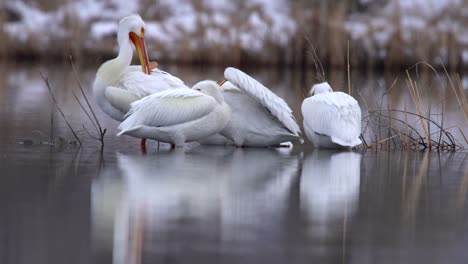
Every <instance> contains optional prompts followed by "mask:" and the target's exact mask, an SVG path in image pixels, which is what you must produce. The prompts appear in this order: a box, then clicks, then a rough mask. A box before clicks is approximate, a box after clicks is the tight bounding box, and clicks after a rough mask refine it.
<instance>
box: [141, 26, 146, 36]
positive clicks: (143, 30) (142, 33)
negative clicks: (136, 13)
mask: <svg viewBox="0 0 468 264" xmlns="http://www.w3.org/2000/svg"><path fill="white" fill-rule="evenodd" d="M141 37H142V38H143V37H145V28H144V27H142V28H141Z"/></svg>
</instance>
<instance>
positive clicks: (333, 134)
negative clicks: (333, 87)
mask: <svg viewBox="0 0 468 264" xmlns="http://www.w3.org/2000/svg"><path fill="white" fill-rule="evenodd" d="M302 115H303V116H304V130H305V132H306V135H307V137H309V139H311V140H312V138H314V137H316V136H317V134H319V136H327V137H330V139H331V141H332V142H333V143H335V144H339V145H341V146H350V147H352V146H356V145H359V144H361V140H360V139H359V136H360V134H361V108H360V107H359V104H358V102H357V101H356V100H355V99H354V98H353V97H352V96H349V95H348V94H345V93H342V92H327V93H320V94H317V95H314V96H312V97H309V98H307V99H305V100H304V102H303V103H302ZM314 144H317V142H314ZM319 145H320V144H319ZM317 147H320V146H317Z"/></svg>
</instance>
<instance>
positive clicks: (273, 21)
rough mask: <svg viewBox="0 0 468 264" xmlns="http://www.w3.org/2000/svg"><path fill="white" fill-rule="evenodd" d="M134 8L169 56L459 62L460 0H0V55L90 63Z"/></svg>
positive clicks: (109, 48)
mask: <svg viewBox="0 0 468 264" xmlns="http://www.w3.org/2000/svg"><path fill="white" fill-rule="evenodd" d="M131 13H139V14H140V15H141V16H142V17H143V19H144V20H145V21H146V23H147V31H146V33H147V35H146V36H147V44H148V51H149V53H150V56H151V58H152V59H156V60H159V61H162V62H176V63H178V64H193V63H197V64H206V65H252V64H254V63H255V65H259V64H261V65H268V66H286V65H287V66H294V67H307V66H311V65H312V56H311V55H310V53H311V50H312V49H311V46H310V44H309V43H308V41H307V40H306V38H305V37H307V38H308V39H310V42H311V43H313V45H314V46H315V48H316V51H317V55H318V57H319V58H320V60H321V61H322V63H323V64H324V65H326V66H330V67H331V66H333V67H346V64H347V50H348V43H349V53H350V64H351V66H352V67H359V68H368V69H374V68H385V69H388V68H391V69H394V68H396V69H400V68H405V67H407V66H409V65H412V64H414V63H416V62H418V61H426V62H429V63H431V64H438V65H440V64H444V65H445V66H446V67H448V68H450V69H451V70H454V71H460V70H461V69H466V68H467V67H468V27H467V26H468V1H466V0H443V1H442V0H412V1H409V0H374V1H371V0H349V1H348V0H330V1H324V0H294V1H286V0H275V1H268V0H249V1H242V0H234V1H231V0H230V1H228V0H219V1H209V0H180V1H171V0H135V1H127V0H102V1H101V0H99V1H98V0H74V1H70V0H6V1H2V3H1V4H0V25H1V27H0V38H1V39H2V41H1V42H0V43H1V44H0V45H1V46H0V57H1V58H8V59H15V60H17V59H24V60H30V59H52V60H56V59H61V58H67V57H68V55H69V54H70V53H71V54H73V55H74V56H75V57H76V58H78V59H82V60H91V62H100V61H102V60H103V59H105V58H108V57H112V56H114V54H115V53H116V48H117V47H116V46H117V43H116V31H117V27H118V21H119V20H120V19H121V18H122V17H124V16H126V15H128V14H131Z"/></svg>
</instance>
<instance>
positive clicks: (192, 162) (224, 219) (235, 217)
mask: <svg viewBox="0 0 468 264" xmlns="http://www.w3.org/2000/svg"><path fill="white" fill-rule="evenodd" d="M213 153H216V154H217V155H213ZM118 165H119V168H120V169H121V171H122V173H123V175H124V177H123V178H124V180H123V183H124V185H123V188H122V189H123V192H122V194H121V198H120V199H115V197H116V196H113V197H111V199H112V200H119V202H118V205H117V206H116V207H115V208H116V210H115V212H116V213H114V214H110V213H107V215H108V216H112V217H115V219H114V220H112V219H107V220H106V219H104V218H103V217H96V216H95V219H96V220H102V221H108V222H110V223H112V222H114V223H115V225H114V231H113V232H114V236H113V240H114V242H113V247H114V263H131V262H134V263H138V262H139V261H138V260H139V259H141V254H142V252H143V249H144V252H145V254H146V253H149V254H152V253H153V254H156V256H154V257H155V258H156V259H158V258H159V257H163V255H165V256H167V255H172V254H173V255H176V256H177V252H175V251H177V248H180V247H181V246H184V245H186V244H187V243H190V248H191V249H192V250H194V251H197V250H202V249H203V248H206V247H208V248H212V249H213V250H215V249H216V248H219V243H227V242H228V241H233V240H238V239H243V240H245V239H249V237H248V236H252V235H254V236H255V235H257V234H258V233H257V234H256V233H255V231H256V230H257V231H261V230H258V229H259V228H261V229H270V230H271V229H272V225H271V222H274V223H280V222H281V217H284V215H285V214H286V212H285V211H286V208H287V204H288V197H289V195H288V193H289V191H290V189H291V186H292V183H293V182H294V179H297V178H296V177H294V174H295V173H296V172H297V169H298V161H297V159H294V158H292V157H290V156H288V155H287V154H281V153H279V152H278V151H276V150H274V149H248V150H247V149H234V148H216V147H214V148H212V147H208V148H207V147H198V148H195V149H193V150H191V151H190V152H183V150H180V151H174V152H168V153H160V154H158V155H157V157H156V156H145V157H142V156H124V155H120V156H119V157H118ZM101 187H104V186H102V184H101ZM100 189H101V190H103V189H104V188H100ZM93 190H98V188H94V184H93ZM95 198H97V199H107V198H106V197H103V195H99V194H98V193H95V192H93V205H99V204H101V205H105V203H102V202H98V201H95ZM93 210H94V211H95V215H99V214H101V213H106V210H108V209H107V208H94V209H93ZM266 223H270V224H266ZM278 225H279V224H278ZM94 226H97V227H99V226H103V224H100V223H94ZM275 226H276V225H275ZM275 226H274V227H275ZM240 228H243V229H242V230H243V232H238V231H239V229H240ZM274 229H275V228H273V230H271V232H270V233H276V230H274ZM96 231H97V232H99V231H100V230H96ZM108 231H109V230H108ZM263 231H266V230H263ZM278 232H280V231H278ZM248 233H250V234H248ZM197 241H199V243H196V242H197ZM142 242H144V243H145V244H146V243H148V244H149V245H151V246H142V245H141V243H142ZM222 247H223V248H224V244H223V246H222ZM226 249H227V250H229V247H228V245H226ZM173 250H174V252H172V251H173ZM152 257H153V255H152ZM152 259H153V258H152Z"/></svg>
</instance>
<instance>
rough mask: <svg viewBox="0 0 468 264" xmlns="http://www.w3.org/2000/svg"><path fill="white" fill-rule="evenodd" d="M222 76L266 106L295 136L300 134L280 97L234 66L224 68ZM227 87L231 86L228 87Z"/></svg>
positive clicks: (290, 112) (286, 105)
mask: <svg viewBox="0 0 468 264" xmlns="http://www.w3.org/2000/svg"><path fill="white" fill-rule="evenodd" d="M224 78H226V80H228V81H230V82H231V83H232V84H234V85H235V86H237V87H238V88H239V89H240V90H242V91H243V92H245V93H246V94H248V95H249V96H251V98H253V99H255V100H256V101H257V102H259V103H260V104H262V105H263V106H264V107H266V108H267V109H268V111H270V113H271V114H272V115H273V116H275V117H276V118H278V120H279V121H280V122H281V123H282V124H283V125H284V126H285V127H286V128H287V129H288V130H289V131H291V133H293V134H294V135H297V136H299V135H300V133H301V130H300V129H299V126H298V124H297V123H296V120H295V119H294V116H293V115H292V110H291V108H289V106H288V104H287V103H286V102H285V101H284V100H283V99H282V98H280V97H278V96H277V95H276V94H274V93H273V92H271V91H270V90H269V89H268V88H267V87H265V86H264V85H263V84H261V83H260V82H258V81H257V80H255V79H254V78H252V77H250V76H249V75H247V74H246V73H244V72H242V71H240V70H238V69H236V68H232V67H229V68H226V70H225V71H224ZM223 87H224V85H223ZM228 89H233V88H232V87H230V88H228Z"/></svg>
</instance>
